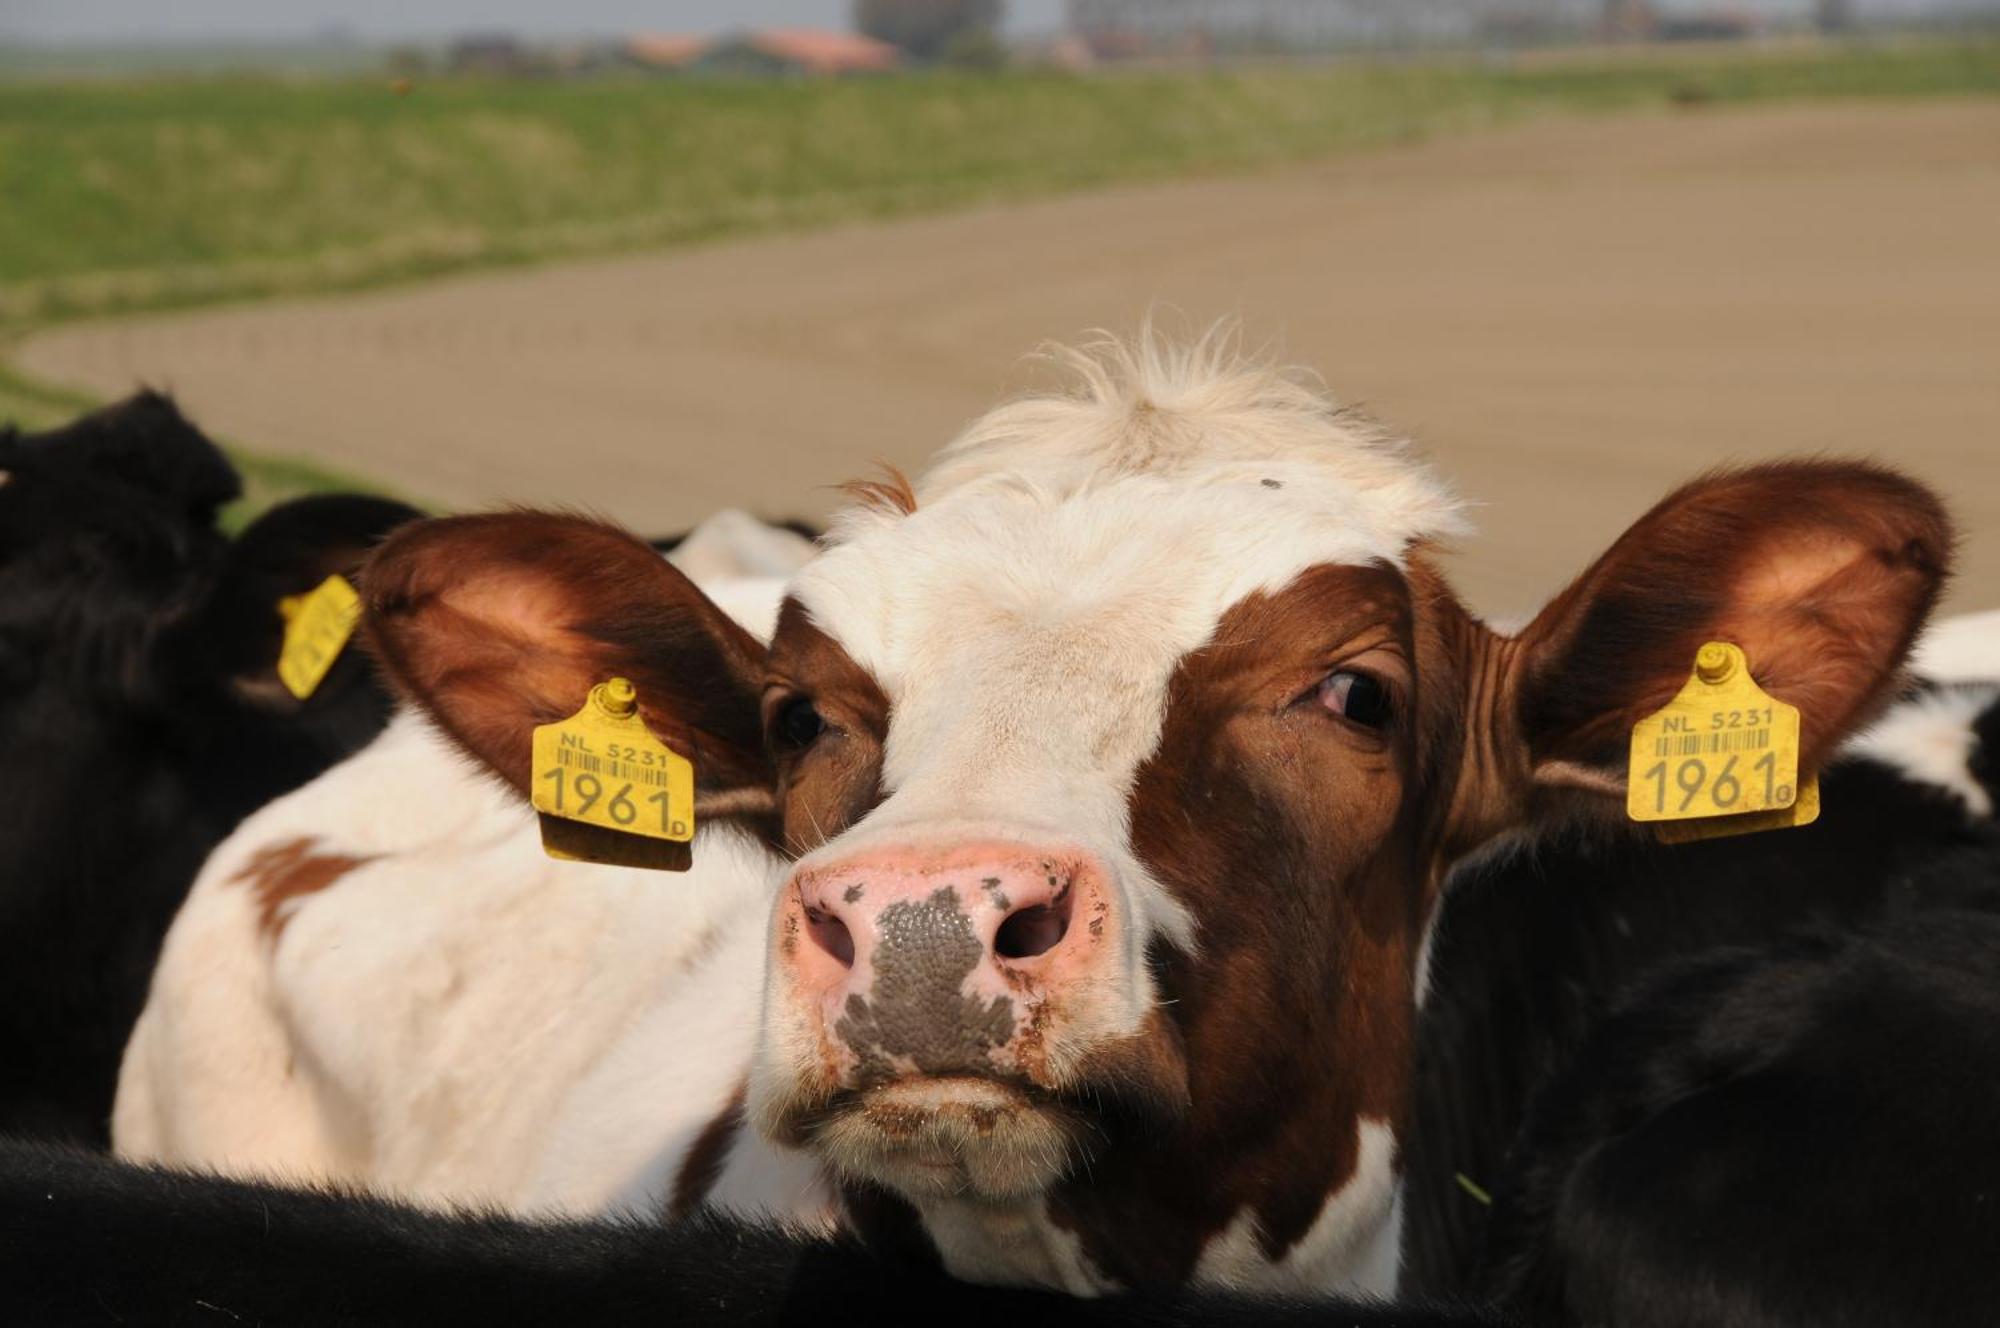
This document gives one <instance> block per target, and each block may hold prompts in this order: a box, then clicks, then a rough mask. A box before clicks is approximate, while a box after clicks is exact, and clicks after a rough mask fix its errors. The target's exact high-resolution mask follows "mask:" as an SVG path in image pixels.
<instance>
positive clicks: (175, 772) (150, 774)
mask: <svg viewBox="0 0 2000 1328" xmlns="http://www.w3.org/2000/svg"><path fill="white" fill-rule="evenodd" d="M238 490H239V484H238V480H237V476H236V473H235V471H234V470H233V469H232V468H231V467H230V465H229V462H228V461H227V460H226V459H225V458H224V457H223V455H222V454H221V452H220V451H218V450H217V449H216V447H215V446H214V445H213V444H212V443H210V442H209V440H208V439H206V438H205V437H203V436H202V434H201V433H200V432H199V431H198V430H197V429H195V428H194V426H192V425H191V424H189V423H188V422H187V421H186V420H185V419H183V418H182V417H181V415H180V413H179V411H177V410H176V409H175V407H174V405H173V403H172V402H171V401H170V400H168V399H167V398H166V397H164V396H161V395H158V394H156V393H151V392H145V393H141V394H139V395H137V396H135V397H132V398H130V399H129V400H126V401H124V402H121V403H119V404H117V405H114V406H110V407H107V408H105V409H103V410H100V411H96V412H94V413H91V414H88V415H85V416H83V417H82V418H80V419H78V420H76V421H74V422H73V423H71V424H69V425H67V426H65V427H63V428H60V429H56V430H53V431H50V432H47V433H41V434H23V433H19V432H15V431H12V430H0V768H4V769H5V771H6V783H5V787H6V792H5V795H4V797H0V1065H4V1066H5V1067H6V1069H5V1072H4V1073H0V1130H4V1131H12V1132H20V1133H29V1134H38V1135H46V1136H53V1137H62V1138H68V1139H74V1140H78V1141H84V1142H91V1143H97V1144H100V1145H101V1144H103V1143H105V1142H107V1140H108V1128H109V1118H110V1112H111V1099H112V1089H113V1086H114V1084H115V1082H116V1076H117V1069H118V1059H119V1056H120V1054H121V1052H122V1051H123V1049H124V1045H125V1039H126V1037H127V1035H128V1034H129V1033H130V1031H131V1027H132V1022H133V1020H134V1019H135V1018H136V1017H137V1016H138V1013H139V1008H140V1005H141V1004H142V1003H143V1001H144V999H145V993H146V982H147V978H148V976H149V974H150V973H151V971H152V968H153V962H154V958H155V956H156V954H157V953H158V949H159V943H160V938H161V936H162V935H163V934H164V932H165V931H166V928H167V924H168V922H169V921H170V920H171V919H172V917H173V914H174V910H175V909H176V908H178V907H179V905H180V902H181V899H182V897H183V896H184V894H185V893H186V891H187V887H188V885H189V884H190V883H191V882H192V881H193V880H194V876H195V872H196V871H197V869H199V867H200V866H201V863H202V860H203V859H204V858H205V857H206V856H207V854H208V852H209V850H210V849H211V848H213V847H214V846H215V844H216V843H217V842H218V841H219V840H221V839H222V837H223V836H224V835H226V834H228V833H229V831H231V830H232V829H234V828H235V826H236V824H237V822H239V821H240V820H242V819H243V817H244V816H245V815H246V814H248V813H249V812H251V811H253V810H255V809H256V808H257V807H259V806H261V805H262V804H263V803H265V802H268V801H269V800H270V799H272V798H273V797H276V796H277V795H279V794H281V793H285V792H287V791H289V790H291V789H294V788H296V787H298V786H299V785H301V784H303V783H305V782H306V781H307V780H308V779H310V778H312V777H313V776H314V775H316V774H319V773H320V772H321V771H323V770H325V769H326V768H327V767H328V766H330V765H332V764H334V763H335V762H336V761H338V760H340V759H341V758H342V757H345V756H347V755H348V754H350V753H352V752H353V751H355V750H356V749H357V748H359V747H361V746H362V745H363V744H365V743H366V742H367V741H368V740H369V739H371V738H373V737H374V736H375V735H376V734H377V733H378V732H379V731H380V730H381V728H382V725H383V724H384V723H385V722H386V721H387V719H388V717H389V710H390V703H389V699H388V697H387V695H386V694H385V693H384V692H383V690H382V689H381V688H380V687H379V686H378V685H377V684H376V682H375V680H374V677H373V675H372V673H371V672H370V670H369V668H368V666H367V663H366V662H365V660H363V659H362V658H360V657H359V655H358V652H350V653H349V654H348V655H347V656H345V657H343V658H342V659H341V660H339V661H338V662H337V663H336V664H335V665H334V667H333V670H332V671H331V673H330V674H329V676H328V677H327V679H326V680H325V682H324V683H323V684H322V685H321V687H320V688H319V689H318V691H317V692H316V693H315V694H314V695H313V696H312V697H311V698H310V699H309V700H306V701H304V702H300V701H297V700H295V699H293V697H292V696H291V695H290V694H289V693H288V692H286V691H285V690H284V689H283V687H282V686H281V685H280V684H279V682H278V679H277V676H276V671H275V668H276V663H277V658H278V646H279V640H280V636H281V633H282V628H283V624H282V619H281V617H280V614H279V609H278V602H279V600H280V599H282V598H283V597H285V596H287V595H294V594H298V593H300V592H302V591H305V590H309V589H311V588H312V587H313V586H314V585H316V584H318V583H319V582H320V581H321V580H323V579H324V578H325V577H326V576H327V575H328V574H329V573H331V572H336V571H344V572H352V571H353V570H354V568H355V566H356V565H357V564H358V563H359V562H360V560H361V559H362V557H363V556H364V555H365V554H366V553H367V551H368V549H369V548H370V547H371V546H372V545H373V544H374V542H375V541H376V540H377V539H379V538H380V537H381V536H382V535H384V534H386V533H387V532H388V531H389V530H390V529H391V528H393V527H394V526H396V525H398V524H400V523H402V522H403V521H406V520H408V519H410V518H411V517H414V516H416V515H418V514H417V513H416V511H415V510H414V509H412V508H409V507H406V506H404V505H403V504H401V503H395V502H390V501H386V500H383V499H379V498H368V497H359V496H347V497H315V498H306V499H301V500H298V501H295V502H291V503H286V504H284V505H282V506H280V507H277V508H274V509H272V510H271V511H270V512H268V513H267V514H265V515H264V516H263V517H262V518H261V519H260V520H258V521H256V522H255V523H254V524H252V525H251V526H250V527H249V528H248V529H247V530H245V531H244V532H243V533H242V534H241V536H240V537H238V538H237V539H235V540H233V541H232V540H230V539H229V538H227V537H226V536H225V535H224V534H222V533H221V532H220V531H219V530H218V529H217V527H216V512H217V509H218V508H219V507H220V506H221V505H222V504H224V503H226V502H228V501H230V500H231V499H233V498H235V497H236V496H237V493H238Z"/></svg>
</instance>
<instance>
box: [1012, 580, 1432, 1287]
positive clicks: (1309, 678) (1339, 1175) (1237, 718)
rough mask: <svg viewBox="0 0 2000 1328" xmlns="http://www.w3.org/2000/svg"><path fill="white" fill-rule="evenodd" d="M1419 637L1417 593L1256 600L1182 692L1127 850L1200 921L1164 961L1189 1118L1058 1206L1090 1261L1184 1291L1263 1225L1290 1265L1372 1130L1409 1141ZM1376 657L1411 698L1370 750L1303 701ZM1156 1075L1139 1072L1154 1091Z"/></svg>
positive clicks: (1178, 685)
mask: <svg viewBox="0 0 2000 1328" xmlns="http://www.w3.org/2000/svg"><path fill="white" fill-rule="evenodd" d="M1416 635H1417V634H1416V632H1415V629H1414V626H1413V622H1412V605H1411V597H1410V593H1409V590H1408V587H1407V586H1406V584H1405V582H1404V579H1403V577H1402V576H1401V575H1400V574H1398V573H1397V572H1395V571H1394V570H1392V569H1389V568H1382V567H1367V568H1364V567H1320V568H1315V569H1313V570H1311V571H1309V572H1307V573H1305V574H1304V575H1303V576H1301V577H1300V578H1299V579H1298V580H1297V581H1296V582H1294V583H1293V584H1292V585H1291V586H1289V587H1287V588H1286V589H1285V590H1283V591H1281V592H1279V593H1277V594H1274V595H1268V596H1253V597H1251V598H1249V599H1247V600H1245V601H1244V602H1243V603H1241V604H1239V605H1237V606H1236V607H1235V608H1233V609H1231V610H1230V611H1229V612H1228V613H1227V614H1226V615H1224V617H1223V620H1222V622H1221V623H1220V624H1219V625H1218V627H1217V629H1216V631H1215V633H1214V635H1213V638H1212V639H1213V640H1214V641H1215V642H1217V643H1218V644H1215V645H1212V646H1210V647H1208V648H1206V649H1204V650H1201V651H1197V652H1195V653H1193V654H1191V655H1189V656H1188V657H1187V658H1186V659H1184V660H1183V661H1182V662H1181V665H1180V667H1179V669H1178V671H1177V673H1176V675H1175V677H1174V679H1173V682H1172V685H1171V689H1170V693H1169V702H1168V707H1167V717H1166V725H1165V729H1164V731H1163V733H1162V735H1161V739H1160V744H1159V747H1158V749H1157V751H1156V752H1155V754H1154V755H1153V757H1152V758H1151V759H1150V760H1148V761H1147V762H1146V764H1145V765H1144V766H1142V767H1141V769H1140V771H1139V776H1138V781H1137V785H1136V787H1135V789H1134V792H1133V794H1132V799H1131V809H1132V834H1133V844H1134V848H1135V849H1136V851H1137V852H1138V855H1139V857H1140V859H1141V860H1142V861H1143V862H1145V863H1146V865H1147V866H1148V868H1149V869H1150V870H1151V871H1152V872H1153V873H1154V874H1155V875H1156V876H1157V877H1158V878H1159V879H1160V880H1161V881H1162V882H1163V883H1164V884H1165V885H1166V886H1167V887H1168V888H1169V889H1170V890H1171V891H1173V893H1174V894H1175V896H1176V897H1177V898H1178V899H1180V901H1181V902H1182V903H1183V904H1184V905H1185V906H1186V907H1187V908H1188V909H1189V910H1190V911H1191V912H1192V913H1193V914H1194V916H1195V919H1196V922H1197V926H1198V940H1199V945H1200V955H1199V957H1196V958H1191V957H1189V956H1187V955H1184V954H1181V953H1179V952H1177V951H1172V950H1167V949H1162V950H1160V951H1158V952H1157V953H1156V954H1155V956H1154V961H1155V962H1154V967H1155V971H1156V972H1157V973H1158V974H1159V977H1160V980H1161V985H1162V988H1163V991H1162V996H1163V998H1164V1000H1165V1002H1166V1004H1165V1005H1164V1006H1163V1007H1162V1009H1163V1010H1164V1011H1165V1015H1166V1021H1168V1022H1170V1025H1171V1028H1172V1033H1173V1040H1175V1041H1177V1042H1178V1044H1179V1045H1177V1046H1174V1045H1168V1041H1169V1040H1168V1039H1167V1038H1165V1037H1164V1036H1163V1030H1161V1029H1158V1028H1156V1030H1155V1035H1154V1036H1155V1038H1156V1039H1157V1040H1159V1041H1160V1043H1161V1045H1160V1046H1158V1047H1155V1048H1151V1049H1148V1050H1146V1051H1145V1052H1144V1053H1143V1054H1142V1052H1141V1050H1140V1049H1139V1048H1135V1047H1129V1046H1128V1047H1124V1048H1121V1049H1120V1056H1121V1057H1122V1058H1127V1059H1130V1058H1135V1057H1137V1058H1140V1059H1141V1060H1150V1061H1154V1062H1158V1061H1160V1060H1161V1059H1162V1058H1167V1059H1170V1060H1171V1061H1173V1062H1175V1063H1177V1064H1178V1065H1180V1066H1182V1067H1184V1069H1183V1073H1184V1075H1185V1080H1186V1085H1187V1091H1186V1094H1185V1098H1184V1101H1185V1107H1184V1108H1183V1109H1182V1111H1181V1112H1180V1113H1179V1119H1178V1123H1177V1124H1175V1125H1173V1126H1171V1127H1170V1128H1167V1129H1165V1130H1162V1129H1159V1128H1158V1123H1157V1121H1156V1122H1155V1123H1154V1125H1153V1128H1148V1129H1140V1130H1133V1131H1130V1132H1128V1133H1118V1134H1115V1135H1112V1136H1110V1137H1107V1138H1105V1139H1104V1140H1103V1141H1102V1143H1101V1146H1099V1147H1097V1148H1096V1149H1094V1150H1093V1155H1092V1158H1091V1161H1090V1164H1089V1166H1088V1168H1084V1169H1079V1172H1078V1177H1077V1179H1076V1180H1075V1181H1073V1182H1069V1183H1066V1184H1064V1185H1063V1186H1062V1187H1061V1188H1060V1190H1059V1191H1058V1193H1057V1194H1056V1195H1055V1196H1054V1199H1053V1202H1052V1204H1051V1212H1052V1213H1053V1214H1055V1216H1056V1217H1057V1220H1059V1221H1061V1222H1063V1223H1065V1224H1066V1225H1068V1226H1070V1227H1072V1228H1073V1229H1074V1230H1076V1231H1077V1233H1078V1235H1079V1237H1080V1239H1081V1240H1082V1242H1083V1246H1084V1249H1085V1251H1086V1252H1087V1253H1088V1254H1089V1256H1090V1257H1091V1259H1092V1260H1093V1262H1095V1263H1096V1264H1097V1265H1098V1266H1099V1267H1100V1268H1102V1269H1103V1270H1104V1271H1105V1272H1106V1273H1108V1274H1109V1275H1111V1276H1112V1277H1115V1278H1117V1279H1118V1280H1119V1281H1120V1282H1122V1283H1125V1284H1127V1285H1130V1286H1137V1287H1142V1288H1162V1287H1170V1286H1173V1285H1176V1284H1178V1283H1180V1282H1182V1281H1184V1280H1185V1279H1186V1278H1187V1276H1188V1275H1189V1274H1190V1273H1191V1272H1192V1270H1193V1268H1194V1266H1195V1263H1196V1261H1197V1260H1198V1259H1199V1258H1200V1256H1201V1253H1202V1249H1203V1247H1204V1246H1205V1244H1206V1243H1207V1241H1208V1240H1209V1238H1210V1237H1212V1236H1213V1235H1215V1234H1216V1233H1218V1232H1220V1231H1222V1230H1223V1229H1225V1228H1226V1227H1228V1226H1229V1225H1230V1223H1231V1222H1233V1221H1234V1220H1235V1219H1236V1217H1237V1216H1238V1214H1239V1213H1240V1212H1242V1211H1244V1210H1246V1209H1247V1210H1249V1211H1251V1212H1253V1213H1254V1214H1255V1215H1256V1217H1257V1220H1258V1224H1259V1227H1260V1230H1261V1233H1262V1235H1263V1239H1264V1246H1265V1251H1266V1253H1267V1254H1268V1255H1269V1256H1270V1257H1272V1258H1274V1259H1276V1258H1279V1257H1282V1256H1283V1254H1284V1253H1285V1252H1286V1251H1287V1250H1288V1249H1290V1248H1291V1247H1292V1246H1293V1245H1294V1244H1295V1243H1296V1242H1297V1241H1298V1240H1299V1239H1300V1238H1301V1237H1302V1236H1304V1234H1305V1233H1306V1231H1307V1230H1308V1229H1309V1228H1310V1227H1311V1225H1312V1223H1313V1221H1314V1220H1315V1219H1316V1218H1317V1217H1318V1215H1319V1213H1320V1210H1321V1209H1322V1207H1323V1206H1324V1205H1325V1203H1326V1200H1327V1197H1328V1195H1330V1194H1331V1193H1333V1192H1334V1191H1335V1190H1337V1189H1339V1188H1340V1186H1341V1185H1343V1184H1344V1183H1346V1181H1347V1180H1348V1179H1350V1178H1351V1177H1352V1175H1353V1173H1354V1169H1355V1166H1356V1163H1357V1156H1356V1146H1357V1142H1358V1136H1357V1134H1356V1127H1357V1123H1358V1118H1359V1117H1360V1116H1362V1115H1367V1116H1371V1117H1378V1118H1382V1119H1386V1120H1388V1121H1390V1122H1392V1123H1394V1124H1395V1125H1397V1126H1398V1127H1400V1124H1401V1121H1402V1118H1403V1115H1404V1110H1405V1103H1406V1099H1407V1096H1408V1082H1409V1075H1410V1062H1411V1057H1412V1054H1413V1052H1412V1032H1413V1028H1414V1023H1415V995H1414V963H1415V953H1416V948H1417V945H1418V941H1419V938H1420V936H1421V932H1422V926H1423V921H1424V915H1425V904H1426V892H1425V890H1424V889H1423V883H1424V881H1425V879H1426V877H1427V871H1426V865H1427V864H1426V862H1425V854H1424V851H1423V847H1422V845H1421V842H1420V841H1421V838H1422V832H1423V830H1424V828H1425V827H1424V824H1423V821H1422V819H1421V817H1420V815H1419V814H1418V809H1419V808H1420V807H1421V805H1422V803H1423V799H1422V797H1421V790H1420V788H1419V785H1420V782H1421V779H1422V770H1421V764H1420V753H1421V752H1422V751H1423V750H1424V749H1425V748H1426V746H1437V745H1441V744H1445V743H1448V742H1449V741H1450V738H1451V735H1450V733H1449V732H1446V733H1443V734H1429V733H1425V732H1422V731H1421V727H1422V725H1423V723H1424V722H1425V721H1424V716H1425V714H1426V713H1427V712H1426V711H1425V710H1424V709H1423V708H1422V707H1420V706H1417V705H1416V704H1414V702H1415V697H1414V696H1413V695H1412V692H1413V691H1414V690H1415V689H1416V688H1417V687H1419V686H1420V682H1419V679H1418V678H1417V676H1416V671H1415V653H1416V644H1415V639H1416ZM1363 653H1365V654H1366V655H1367V656H1368V658H1369V659H1371V660H1373V661H1375V665H1374V667H1375V671H1377V672H1378V674H1379V675H1380V676H1382V677H1384V678H1385V680H1387V681H1388V682H1390V684H1391V685H1392V687H1394V688H1395V690H1396V691H1397V693H1398V701H1397V706H1396V714H1395V718H1394V719H1393V720H1392V721H1391V723H1390V724H1389V725H1388V726H1387V727H1386V728H1385V729H1384V730H1382V731H1380V732H1372V731H1369V730H1366V729H1363V728H1361V727H1360V726H1357V725H1352V724H1349V723H1347V722H1345V721H1343V720H1341V719H1339V718H1337V717H1335V716H1333V715H1331V714H1329V713H1327V712H1326V711H1325V710H1324V708H1323V707H1322V706H1320V704H1319V702H1318V700H1317V697H1316V693H1315V692H1314V690H1313V685H1314V684H1315V683H1316V682H1317V681H1318V679H1319V678H1321V677H1323V676H1324V675H1325V674H1327V673H1329V672H1332V671H1333V670H1334V669H1335V668H1337V667H1338V666H1339V665H1340V664H1342V663H1343V662H1344V661H1346V660H1347V659H1350V658H1353V657H1354V656H1356V655H1360V654H1363ZM1157 1073H1158V1071H1157V1068H1149V1071H1148V1074H1147V1077H1148V1078H1153V1077H1157Z"/></svg>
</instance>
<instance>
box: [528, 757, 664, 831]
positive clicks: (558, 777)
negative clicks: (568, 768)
mask: <svg viewBox="0 0 2000 1328" xmlns="http://www.w3.org/2000/svg"><path fill="white" fill-rule="evenodd" d="M563 775H564V772H563V771H561V770H549V771H545V772H544V773H543V774H542V778H543V779H548V780H553V781H554V782H555V786H556V810H557V811H559V812H562V813H564V814H566V815H567V814H568V813H569V810H570V808H569V803H568V798H567V796H566V795H567V794H569V793H575V794H576V796H577V798H578V799H579V802H578V804H577V807H576V815H578V816H588V815H590V809H591V808H592V807H595V806H596V805H597V803H598V800H599V799H601V798H602V797H603V796H604V783H603V781H602V780H600V779H598V777H597V776H596V775H578V776H577V777H576V778H574V779H565V778H564V777H563ZM646 801H647V802H652V803H658V804H659V807H660V830H661V832H662V833H672V832H673V831H674V829H675V826H674V823H673V821H672V820H670V819H669V818H668V816H667V795H666V793H665V792H664V791H663V792H659V793H655V794H653V796H651V797H650V798H647V799H646ZM604 813H605V815H607V816H609V817H610V818H611V819H612V821H614V822H615V823H617V824H618V825H631V824H632V823H633V822H634V821H636V820H638V819H639V808H638V805H637V804H636V803H634V802H633V801H632V786H631V785H630V784H623V785H621V786H620V787H619V789H618V791H617V792H616V793H614V794H612V795H611V801H610V802H608V803H606V804H605V807H604Z"/></svg>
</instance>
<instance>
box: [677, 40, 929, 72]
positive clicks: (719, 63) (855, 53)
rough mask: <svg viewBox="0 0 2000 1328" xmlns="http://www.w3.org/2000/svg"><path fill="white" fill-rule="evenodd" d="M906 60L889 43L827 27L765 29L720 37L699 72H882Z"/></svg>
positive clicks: (699, 61)
mask: <svg viewBox="0 0 2000 1328" xmlns="http://www.w3.org/2000/svg"><path fill="white" fill-rule="evenodd" d="M902 62H903V53H902V52H901V51H899V50H897V49H896V48H895V47H894V46H891V45H890V44H889V43H888V42H882V41H876V40H875V39H874V38H873V37H864V36H862V35H860V34H859V33H854V32H834V31H832V30H830V29H825V28H760V29H757V30H755V31H751V32H742V33H736V34H733V35H730V36H726V37H721V38H718V39H716V40H715V41H714V42H713V43H711V44H710V45H709V46H708V48H707V49H706V50H704V51H703V52H702V54H701V56H700V58H699V59H697V60H696V61H694V62H693V66H692V67H694V68H699V69H703V70H712V71H716V72H723V73H734V74H767V75H768V74H813V75H820V76H828V75H835V74H880V73H885V72H887V71H889V70H891V69H895V68H896V67H897V66H899V65H900V64H902Z"/></svg>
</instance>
